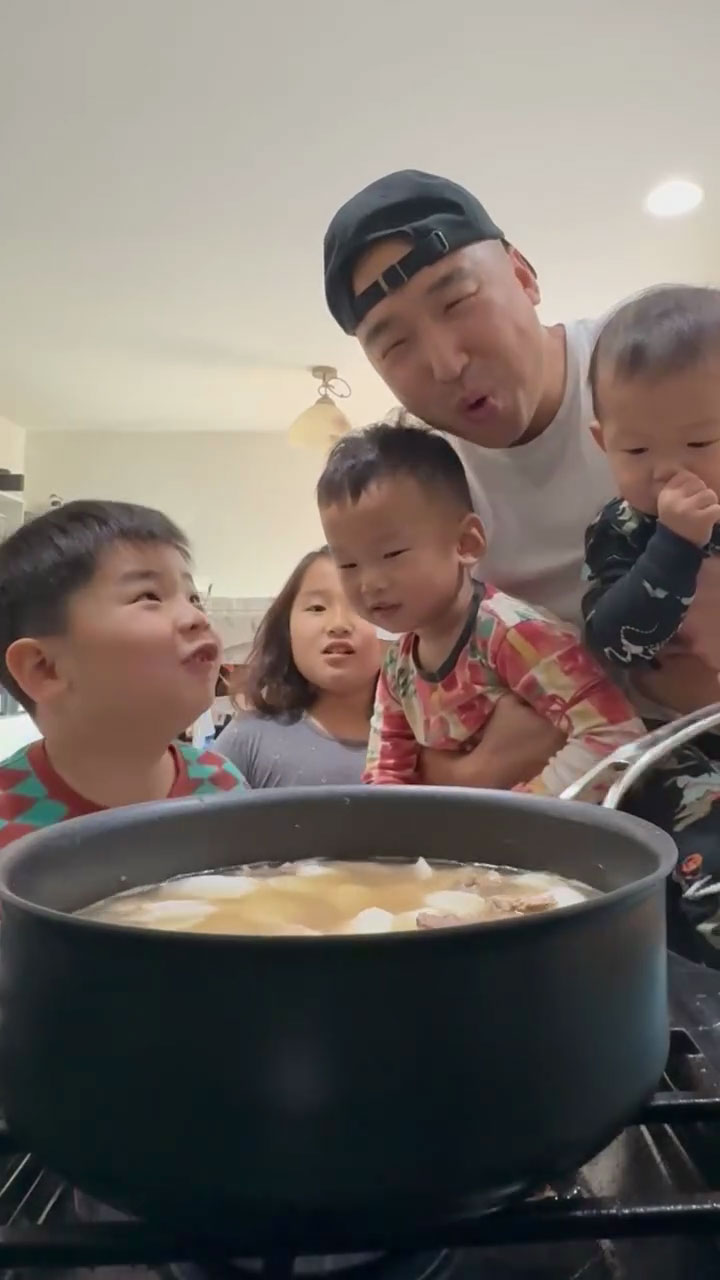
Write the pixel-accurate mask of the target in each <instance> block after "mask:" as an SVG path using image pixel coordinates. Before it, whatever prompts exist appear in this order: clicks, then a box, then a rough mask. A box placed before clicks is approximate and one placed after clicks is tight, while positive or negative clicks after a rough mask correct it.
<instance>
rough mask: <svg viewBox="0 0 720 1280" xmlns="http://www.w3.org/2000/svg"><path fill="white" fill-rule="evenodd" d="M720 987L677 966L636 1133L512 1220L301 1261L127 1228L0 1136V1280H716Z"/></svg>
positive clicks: (245, 1246) (469, 1224)
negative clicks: (657, 1063)
mask: <svg viewBox="0 0 720 1280" xmlns="http://www.w3.org/2000/svg"><path fill="white" fill-rule="evenodd" d="M718 987H720V979H719V976H718V974H717V973H715V972H713V971H710V970H705V969H700V968H698V967H696V966H695V965H692V964H690V963H689V962H687V961H685V960H681V959H679V958H678V957H675V956H671V958H670V990H671V1019H672V1026H673V1031H672V1042H671V1049H670V1056H669V1059H668V1063H667V1068H666V1072H665V1076H664V1078H663V1081H662V1082H661V1085H660V1087H659V1090H658V1092H657V1094H656V1095H655V1097H654V1098H653V1099H652V1100H651V1102H650V1103H649V1104H648V1105H647V1107H646V1108H645V1110H644V1111H643V1113H642V1114H641V1115H640V1116H638V1117H637V1120H636V1122H635V1123H634V1124H632V1125H630V1126H628V1127H627V1128H626V1129H625V1130H624V1131H623V1132H622V1133H621V1134H620V1136H619V1137H618V1138H616V1140H615V1141H614V1142H613V1143H611V1145H610V1146H609V1147H607V1148H606V1149H605V1151H603V1152H601V1154H600V1155H599V1156H597V1157H596V1158H595V1159H594V1160H592V1161H591V1162H590V1163H589V1164H588V1165H586V1166H585V1167H584V1168H583V1169H581V1170H580V1172H579V1173H578V1174H577V1175H576V1176H575V1177H574V1178H571V1179H568V1181H567V1182H566V1183H565V1184H564V1185H562V1186H555V1187H551V1188H547V1190H546V1191H545V1193H543V1194H541V1195H539V1196H538V1197H537V1198H535V1199H534V1200H532V1201H529V1202H525V1204H523V1205H520V1206H515V1207H513V1208H509V1209H505V1210H502V1211H499V1212H497V1213H494V1214H490V1215H486V1216H484V1217H476V1218H462V1219H456V1220H454V1221H450V1222H447V1223H446V1224H444V1226H443V1227H442V1228H440V1227H437V1226H435V1225H434V1226H433V1227H432V1228H430V1227H428V1226H426V1225H425V1224H423V1223H422V1222H418V1223H417V1224H416V1227H415V1228H413V1230H412V1231H411V1232H408V1231H405V1232H404V1233H403V1235H402V1237H401V1238H399V1237H398V1238H387V1237H380V1238H374V1237H373V1236H371V1235H369V1237H368V1240H367V1242H366V1250H367V1251H366V1252H364V1253H362V1254H358V1253H353V1254H350V1253H348V1252H347V1251H346V1250H344V1248H343V1241H342V1238H341V1237H340V1238H338V1239H335V1240H327V1239H323V1240H318V1241H316V1242H314V1244H313V1247H314V1248H315V1249H316V1254H315V1255H314V1256H312V1257H310V1256H305V1257H301V1258H296V1257H294V1256H293V1254H292V1252H291V1251H289V1250H288V1249H287V1247H283V1241H282V1240H277V1241H273V1243H272V1250H271V1251H270V1252H268V1248H267V1241H266V1240H264V1239H260V1238H258V1237H257V1236H256V1235H255V1234H254V1232H253V1227H252V1224H246V1226H245V1227H244V1228H243V1229H242V1230H239V1231H238V1239H237V1243H236V1246H235V1247H234V1249H233V1252H234V1254H235V1257H234V1259H229V1258H228V1257H227V1244H225V1245H224V1246H222V1248H221V1246H220V1245H219V1244H218V1242H213V1241H207V1240H205V1241H198V1240H197V1239H188V1238H186V1237H185V1236H183V1234H182V1233H181V1232H172V1231H169V1230H167V1229H164V1228H159V1227H153V1226H150V1225H149V1224H146V1223H141V1222H135V1221H129V1220H127V1219H125V1218H122V1217H121V1216H120V1215H119V1214H115V1213H114V1212H113V1211H112V1210H110V1209H107V1208H105V1206H101V1205H97V1204H95V1203H94V1202H92V1201H90V1200H88V1199H87V1198H86V1197H84V1196H82V1195H81V1194H80V1193H78V1192H74V1191H73V1190H72V1189H71V1188H69V1187H67V1186H66V1185H65V1184H64V1183H63V1182H62V1181H61V1180H60V1179H59V1178H58V1177H56V1176H55V1175H54V1174H52V1173H50V1172H48V1171H47V1170H45V1169H43V1168H42V1166H41V1165H40V1163H39V1162H38V1161H37V1160H36V1159H35V1158H34V1157H33V1156H31V1155H26V1154H22V1153H20V1152H19V1151H18V1150H17V1148H16V1145H15V1143H14V1142H13V1139H12V1134H11V1133H8V1132H7V1131H6V1130H2V1131H0V1159H1V1161H2V1165H1V1166H0V1224H1V1225H0V1280H4V1277H10V1276H11V1275H13V1276H15V1277H17V1280H21V1278H24V1280H40V1277H39V1276H38V1275H37V1269H42V1271H43V1272H44V1273H45V1274H46V1275H47V1274H50V1275H51V1276H53V1277H55V1278H56V1280H88V1278H87V1277H85V1276H84V1275H83V1273H84V1272H85V1271H87V1270H88V1269H89V1268H95V1267H102V1268H103V1271H102V1273H101V1275H100V1276H99V1277H98V1278H97V1280H258V1277H263V1278H264V1280H291V1277H293V1276H302V1277H304V1278H306V1280H313V1278H315V1277H317V1278H318V1280H319V1278H320V1277H322V1278H323V1280H519V1277H526V1278H527V1280H533V1278H535V1280H649V1278H650V1277H652V1280H681V1278H682V1280H688V1277H692V1280H711V1278H712V1280H717V1277H718V1275H720V991H719V990H718Z"/></svg>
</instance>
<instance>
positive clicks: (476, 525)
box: [458, 511, 487, 569]
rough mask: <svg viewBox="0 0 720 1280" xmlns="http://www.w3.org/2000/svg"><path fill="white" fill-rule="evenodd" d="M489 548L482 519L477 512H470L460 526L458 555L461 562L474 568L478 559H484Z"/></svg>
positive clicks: (467, 567)
mask: <svg viewBox="0 0 720 1280" xmlns="http://www.w3.org/2000/svg"><path fill="white" fill-rule="evenodd" d="M486 550H487V539H486V537H485V530H484V529H483V526H482V521H481V519H480V517H479V516H476V515H475V512H474V511H472V512H469V513H468V514H467V515H466V516H465V517H464V518H463V522H462V524H461V526H460V534H459V537H458V555H459V557H460V563H461V564H462V565H464V566H465V568H466V569H472V567H473V565H476V564H477V562H478V560H482V558H483V556H484V555H485V552H486Z"/></svg>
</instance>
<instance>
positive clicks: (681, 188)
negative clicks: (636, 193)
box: [645, 178, 705, 218]
mask: <svg viewBox="0 0 720 1280" xmlns="http://www.w3.org/2000/svg"><path fill="white" fill-rule="evenodd" d="M704 194H705V193H704V191H703V189H702V187H699V186H698V184H697V182H688V180H687V179H686V178H671V179H670V181H669V182H661V183H660V185H659V186H657V187H653V189H652V191H651V192H650V194H649V195H648V196H647V197H646V200H645V208H646V209H647V212H648V213H651V214H652V215H653V217H655V218H679V217H680V216H681V215H682V214H683V213H692V211H693V209H697V207H698V205H699V204H702V201H703V196H704Z"/></svg>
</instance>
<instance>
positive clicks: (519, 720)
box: [420, 693, 566, 791]
mask: <svg viewBox="0 0 720 1280" xmlns="http://www.w3.org/2000/svg"><path fill="white" fill-rule="evenodd" d="M565 742H566V739H565V736H564V735H563V734H562V733H561V732H560V730H559V729H555V728H553V726H552V725H551V724H550V723H549V722H548V721H547V720H544V719H543V718H542V716H539V715H538V714H537V712H536V711H533V710H532V708H531V707H528V706H527V705H526V704H525V703H524V702H520V700H519V699H518V698H516V697H515V696H514V695H513V694H511V693H506V694H504V695H503V697H502V698H501V699H500V701H499V702H498V704H497V706H496V708H495V710H494V712H493V714H492V716H491V718H490V721H489V723H488V725H487V728H486V729H485V732H484V734H483V736H482V739H481V741H480V742H479V743H478V745H477V746H476V747H474V748H473V749H472V751H468V752H465V753H462V752H454V751H431V750H430V749H429V748H427V747H426V748H425V749H424V750H423V751H422V752H421V754H420V781H421V782H424V783H426V785H428V786H431V787H484V788H494V789H497V790H500V791H509V790H510V788H511V787H515V786H518V785H519V784H520V783H521V782H529V781H530V779H531V778H534V777H536V775H537V774H539V773H542V771H543V769H544V768H545V765H546V764H547V762H548V760H549V759H550V758H551V756H554V755H555V754H556V752H558V751H560V749H561V748H562V747H564V746H565Z"/></svg>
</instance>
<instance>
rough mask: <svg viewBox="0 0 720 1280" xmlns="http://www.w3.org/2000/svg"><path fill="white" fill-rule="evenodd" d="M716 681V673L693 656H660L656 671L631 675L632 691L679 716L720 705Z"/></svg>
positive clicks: (717, 678) (681, 654) (670, 654)
mask: <svg viewBox="0 0 720 1280" xmlns="http://www.w3.org/2000/svg"><path fill="white" fill-rule="evenodd" d="M719 680H720V676H718V674H717V672H716V671H713V670H712V668H711V667H709V666H706V664H705V663H704V662H703V661H702V659H701V658H698V657H696V655H695V654H694V653H681V652H680V653H678V652H675V653H668V654H667V655H666V654H665V653H662V654H661V655H660V667H659V668H657V669H652V668H650V669H648V670H643V669H641V668H638V670H637V671H633V673H632V683H633V687H634V688H635V689H637V690H638V691H639V692H640V693H642V694H643V695H644V696H645V697H646V698H651V699H652V701H653V702H658V703H659V704H660V706H662V707H669V709H670V710H671V711H677V713H678V715H681V716H684V715H686V714H687V713H688V712H689V711H701V710H702V708H703V707H709V706H710V704H711V703H713V702H718V701H720V698H718V688H717V686H718V681H719Z"/></svg>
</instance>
